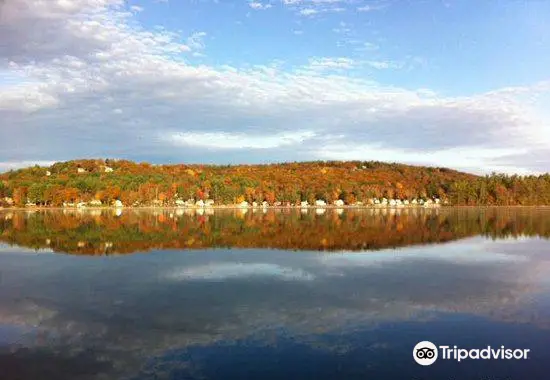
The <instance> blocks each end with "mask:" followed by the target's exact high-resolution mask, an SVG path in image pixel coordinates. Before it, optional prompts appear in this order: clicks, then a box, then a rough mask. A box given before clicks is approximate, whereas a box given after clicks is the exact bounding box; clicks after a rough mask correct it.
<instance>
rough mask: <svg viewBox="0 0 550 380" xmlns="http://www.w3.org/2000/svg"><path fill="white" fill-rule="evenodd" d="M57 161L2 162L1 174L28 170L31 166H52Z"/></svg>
mask: <svg viewBox="0 0 550 380" xmlns="http://www.w3.org/2000/svg"><path fill="white" fill-rule="evenodd" d="M54 163H55V161H5V162H0V173H1V172H7V171H9V170H15V169H21V168H27V167H29V166H35V165H38V166H51V165H53V164H54Z"/></svg>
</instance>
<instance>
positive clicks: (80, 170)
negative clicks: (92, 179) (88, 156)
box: [76, 168, 86, 173]
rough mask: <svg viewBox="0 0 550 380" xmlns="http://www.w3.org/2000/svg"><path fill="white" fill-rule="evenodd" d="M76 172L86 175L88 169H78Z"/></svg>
mask: <svg viewBox="0 0 550 380" xmlns="http://www.w3.org/2000/svg"><path fill="white" fill-rule="evenodd" d="M76 172H77V173H86V169H84V168H77V169H76Z"/></svg>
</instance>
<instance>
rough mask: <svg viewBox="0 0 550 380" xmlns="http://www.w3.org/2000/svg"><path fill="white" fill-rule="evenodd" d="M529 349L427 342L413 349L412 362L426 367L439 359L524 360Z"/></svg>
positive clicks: (527, 355) (527, 357) (527, 356)
mask: <svg viewBox="0 0 550 380" xmlns="http://www.w3.org/2000/svg"><path fill="white" fill-rule="evenodd" d="M530 351H531V350H530V349H519V348H518V349H511V348H505V347H504V346H500V348H496V349H495V348H491V346H487V347H486V348H482V349H478V348H475V349H469V350H467V349H464V348H458V347H457V346H453V347H451V346H439V347H437V346H436V345H435V344H433V343H432V342H428V341H427V340H425V341H422V342H420V343H418V344H417V345H416V346H414V348H413V358H414V361H415V362H417V363H418V364H420V365H423V366H428V365H432V364H433V363H435V361H436V360H437V359H438V357H440V359H442V360H456V361H458V362H460V361H462V360H467V359H473V360H512V359H515V360H525V359H529V352H530Z"/></svg>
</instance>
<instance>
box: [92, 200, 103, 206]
mask: <svg viewBox="0 0 550 380" xmlns="http://www.w3.org/2000/svg"><path fill="white" fill-rule="evenodd" d="M90 206H101V201H100V200H99V199H94V200H93V201H90Z"/></svg>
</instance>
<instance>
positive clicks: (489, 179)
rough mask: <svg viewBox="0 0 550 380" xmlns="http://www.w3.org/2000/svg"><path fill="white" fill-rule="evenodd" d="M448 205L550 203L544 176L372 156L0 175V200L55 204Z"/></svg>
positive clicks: (67, 166) (85, 163)
mask: <svg viewBox="0 0 550 380" xmlns="http://www.w3.org/2000/svg"><path fill="white" fill-rule="evenodd" d="M433 197H438V198H440V199H442V200H446V201H447V202H448V203H450V204H453V205H546V204H550V175H549V174H545V175H539V176H534V175H531V176H518V175H511V176H509V175H504V174H492V175H487V176H476V175H473V174H468V173H463V172H459V171H455V170H451V169H447V168H436V167H423V166H411V165H403V164H396V163H383V162H377V161H345V162H341V161H314V162H295V163H280V164H268V165H153V164H150V163H136V162H132V161H128V160H109V159H107V160H103V159H93V160H74V161H67V162H60V163H56V164H54V165H52V166H50V167H40V166H35V167H31V168H26V169H19V170H12V171H9V172H6V173H3V174H0V202H1V203H2V205H3V206H8V205H15V206H24V205H25V204H28V203H32V204H36V205H42V206H61V205H63V204H64V203H75V202H90V201H93V200H96V201H101V202H102V204H112V202H114V201H115V200H120V201H122V202H123V204H124V205H126V206H132V205H135V206H137V205H151V204H155V205H173V204H174V201H175V200H176V199H182V200H187V199H193V200H195V201H197V200H200V199H202V200H205V199H213V200H214V201H215V202H216V203H217V204H236V203H240V202H242V201H247V202H249V203H252V202H258V203H261V202H263V201H266V202H268V203H269V204H273V203H275V202H282V203H291V204H296V203H299V202H301V201H308V202H309V203H311V204H312V203H314V202H315V200H324V201H326V202H327V203H332V202H334V201H335V200H337V199H341V200H343V201H344V202H345V203H346V204H354V203H356V202H363V203H367V202H368V201H369V200H370V199H373V198H378V199H380V198H387V199H402V200H404V199H409V200H410V199H414V198H422V199H429V198H433Z"/></svg>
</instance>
